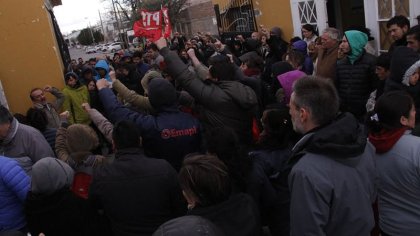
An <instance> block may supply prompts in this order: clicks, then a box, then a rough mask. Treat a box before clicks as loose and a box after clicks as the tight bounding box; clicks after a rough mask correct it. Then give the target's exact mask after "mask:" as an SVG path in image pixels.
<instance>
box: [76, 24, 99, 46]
mask: <svg viewBox="0 0 420 236" xmlns="http://www.w3.org/2000/svg"><path fill="white" fill-rule="evenodd" d="M92 34H93V37H94V38H92ZM103 40H104V35H103V34H102V33H101V32H100V31H97V30H96V31H95V30H93V29H91V28H84V29H82V31H80V34H79V35H78V36H77V41H79V43H80V44H82V45H90V44H92V43H94V42H95V43H98V42H101V41H103Z"/></svg>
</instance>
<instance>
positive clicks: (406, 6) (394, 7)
mask: <svg viewBox="0 0 420 236" xmlns="http://www.w3.org/2000/svg"><path fill="white" fill-rule="evenodd" d="M377 6H378V9H377V10H378V11H377V16H378V25H379V27H378V29H379V43H380V45H379V47H380V51H382V52H383V51H387V50H388V49H389V47H390V46H391V44H392V42H393V40H392V38H391V37H390V36H389V34H388V28H387V26H386V23H387V22H388V20H389V19H391V18H392V17H393V16H396V15H404V16H406V17H407V18H410V0H377Z"/></svg>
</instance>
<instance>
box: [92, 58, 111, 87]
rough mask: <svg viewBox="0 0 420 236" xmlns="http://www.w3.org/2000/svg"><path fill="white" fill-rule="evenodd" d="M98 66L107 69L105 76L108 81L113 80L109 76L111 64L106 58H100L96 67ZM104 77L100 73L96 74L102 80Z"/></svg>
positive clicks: (97, 78)
mask: <svg viewBox="0 0 420 236" xmlns="http://www.w3.org/2000/svg"><path fill="white" fill-rule="evenodd" d="M97 68H102V69H105V71H106V74H105V78H104V79H106V80H107V81H108V82H110V83H111V82H112V80H111V77H109V65H108V63H107V62H106V61H105V60H99V61H98V62H97V63H96V65H95V69H97ZM100 79H102V78H101V76H100V75H99V73H97V75H96V80H100Z"/></svg>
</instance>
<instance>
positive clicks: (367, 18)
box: [290, 0, 420, 53]
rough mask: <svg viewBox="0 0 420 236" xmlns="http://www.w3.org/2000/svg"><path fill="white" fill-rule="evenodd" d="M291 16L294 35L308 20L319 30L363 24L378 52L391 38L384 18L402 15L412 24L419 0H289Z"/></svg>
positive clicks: (298, 34)
mask: <svg viewBox="0 0 420 236" xmlns="http://www.w3.org/2000/svg"><path fill="white" fill-rule="evenodd" d="M290 3H291V12H292V16H293V17H292V18H293V34H294V35H296V36H301V32H300V31H301V26H302V25H303V24H306V23H309V24H313V25H316V26H317V28H318V30H319V31H322V30H323V29H325V28H326V27H329V26H330V27H336V28H338V29H340V30H341V31H343V30H346V29H348V28H350V27H366V28H368V29H370V30H371V35H372V36H373V37H374V38H375V39H374V40H375V41H374V42H375V43H374V46H375V49H376V51H377V52H378V53H380V52H384V51H387V50H388V48H389V46H390V45H391V43H392V41H391V37H389V35H388V29H387V27H386V23H387V21H388V20H389V19H390V18H391V17H393V16H395V15H404V16H406V17H407V18H408V19H409V20H410V23H411V25H416V24H417V21H416V20H415V18H416V17H417V16H418V15H420V1H419V0H339V1H337V0H335V1H332V0H290Z"/></svg>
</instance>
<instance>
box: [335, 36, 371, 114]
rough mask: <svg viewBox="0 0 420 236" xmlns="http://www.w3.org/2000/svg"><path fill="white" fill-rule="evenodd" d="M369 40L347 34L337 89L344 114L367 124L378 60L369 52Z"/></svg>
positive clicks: (340, 48) (338, 70) (344, 37)
mask: <svg viewBox="0 0 420 236" xmlns="http://www.w3.org/2000/svg"><path fill="white" fill-rule="evenodd" d="M367 42H368V36H367V35H366V34H365V33H363V32H360V31H357V30H349V31H346V32H344V36H343V41H342V43H341V44H340V46H339V50H340V51H341V52H342V53H344V55H345V57H344V58H342V59H340V60H339V61H337V68H336V71H337V73H336V74H337V78H336V87H337V90H338V95H339V97H340V110H341V111H342V112H350V113H352V114H353V115H354V116H355V117H356V118H357V119H358V120H359V121H363V120H364V115H365V114H366V107H365V106H366V102H367V100H368V98H369V95H370V93H371V92H372V91H373V90H374V84H375V82H376V76H375V64H376V57H375V56H373V55H372V54H369V53H367V52H366V51H365V49H364V47H365V45H366V43H367Z"/></svg>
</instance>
